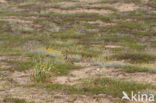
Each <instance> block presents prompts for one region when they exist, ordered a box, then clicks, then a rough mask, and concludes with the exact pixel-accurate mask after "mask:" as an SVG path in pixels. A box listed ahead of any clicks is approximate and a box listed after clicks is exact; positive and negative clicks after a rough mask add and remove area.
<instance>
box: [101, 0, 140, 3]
mask: <svg viewBox="0 0 156 103" xmlns="http://www.w3.org/2000/svg"><path fill="white" fill-rule="evenodd" d="M99 3H135V4H141V3H142V1H141V0H101V2H99Z"/></svg>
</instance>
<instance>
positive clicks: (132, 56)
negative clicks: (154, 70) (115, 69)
mask: <svg viewBox="0 0 156 103" xmlns="http://www.w3.org/2000/svg"><path fill="white" fill-rule="evenodd" d="M112 58H114V59H117V60H125V61H128V62H131V63H150V62H154V61H155V60H156V56H155V55H152V54H148V53H137V52H135V51H134V52H123V53H120V54H115V55H113V56H112Z"/></svg>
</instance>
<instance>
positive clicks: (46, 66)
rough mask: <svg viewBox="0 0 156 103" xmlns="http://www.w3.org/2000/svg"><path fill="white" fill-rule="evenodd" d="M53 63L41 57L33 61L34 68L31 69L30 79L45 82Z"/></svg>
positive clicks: (50, 73)
mask: <svg viewBox="0 0 156 103" xmlns="http://www.w3.org/2000/svg"><path fill="white" fill-rule="evenodd" d="M54 68H55V66H54V63H53V61H52V60H50V61H45V59H44V58H43V57H40V59H39V60H36V61H35V68H34V69H33V71H32V80H34V81H35V82H45V81H46V80H47V79H48V78H49V77H50V76H51V75H52V72H51V71H52V69H54Z"/></svg>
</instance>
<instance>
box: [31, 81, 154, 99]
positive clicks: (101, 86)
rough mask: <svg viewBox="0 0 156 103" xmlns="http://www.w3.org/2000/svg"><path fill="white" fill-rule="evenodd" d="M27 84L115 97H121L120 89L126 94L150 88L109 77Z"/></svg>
mask: <svg viewBox="0 0 156 103" xmlns="http://www.w3.org/2000/svg"><path fill="white" fill-rule="evenodd" d="M29 86H35V87H40V88H46V89H47V90H48V91H49V92H50V91H61V92H64V93H67V94H86V95H94V94H107V95H113V96H115V97H122V91H125V92H127V93H128V94H130V93H131V91H134V92H138V91H143V90H145V89H150V88H151V85H150V84H140V83H135V82H132V81H131V82H128V81H122V80H116V79H109V78H97V79H93V80H91V81H90V80H89V81H84V83H83V84H82V85H81V86H76V85H75V86H70V85H66V84H32V85H29Z"/></svg>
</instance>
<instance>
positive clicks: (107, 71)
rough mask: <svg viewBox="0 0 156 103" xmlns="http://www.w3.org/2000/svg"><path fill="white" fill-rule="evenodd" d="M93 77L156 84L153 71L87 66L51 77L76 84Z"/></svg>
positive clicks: (62, 82)
mask: <svg viewBox="0 0 156 103" xmlns="http://www.w3.org/2000/svg"><path fill="white" fill-rule="evenodd" d="M91 77H94V78H96V77H108V78H112V79H114V78H116V79H121V80H126V81H136V82H139V83H152V84H153V85H156V75H155V74H151V73H125V72H122V71H121V70H120V69H114V68H97V67H87V68H84V69H82V70H74V71H72V72H71V73H70V74H69V75H68V76H58V77H55V78H53V79H51V81H52V82H55V83H60V84H70V85H74V84H77V83H81V80H84V79H87V78H91Z"/></svg>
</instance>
